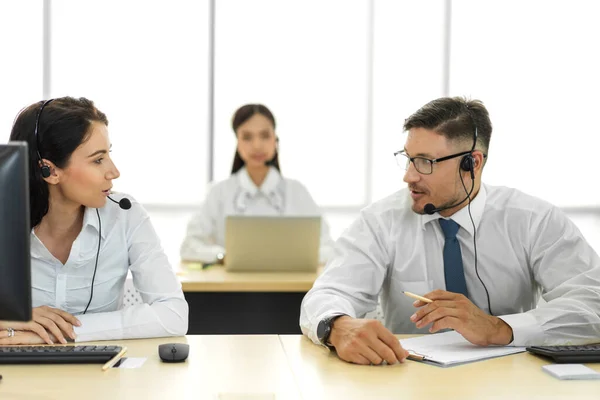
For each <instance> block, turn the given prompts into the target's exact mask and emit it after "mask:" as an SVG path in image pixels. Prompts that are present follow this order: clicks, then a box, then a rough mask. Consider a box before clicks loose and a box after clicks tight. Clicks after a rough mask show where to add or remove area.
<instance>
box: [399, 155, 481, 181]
mask: <svg viewBox="0 0 600 400" xmlns="http://www.w3.org/2000/svg"><path fill="white" fill-rule="evenodd" d="M469 153H471V150H469V151H463V152H460V153H456V154H451V155H449V156H446V157H440V158H434V159H433V160H431V159H429V158H425V157H409V155H408V154H406V152H405V151H404V150H400V151H397V152H395V153H394V157H395V158H396V162H397V163H398V165H399V166H400V167H403V168H404V169H405V170H408V166H409V165H410V163H411V161H412V163H413V165H414V166H415V169H416V170H417V172H418V173H420V174H423V175H431V173H432V172H433V164H437V163H439V162H442V161H446V160H451V159H453V158H456V157H460V156H464V155H467V154H469ZM484 157H485V156H484Z"/></svg>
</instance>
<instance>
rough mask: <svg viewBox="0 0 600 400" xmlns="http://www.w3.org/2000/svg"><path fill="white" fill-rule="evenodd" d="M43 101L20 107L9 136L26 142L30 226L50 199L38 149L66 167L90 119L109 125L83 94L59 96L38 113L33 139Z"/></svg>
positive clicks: (83, 138) (37, 221)
mask: <svg viewBox="0 0 600 400" xmlns="http://www.w3.org/2000/svg"><path fill="white" fill-rule="evenodd" d="M42 104H44V102H43V101H39V102H37V103H34V104H32V105H30V106H29V107H26V108H25V109H23V110H22V111H21V113H20V114H19V115H18V116H17V119H16V120H15V123H14V124H13V127H12V131H11V133H10V140H13V141H22V142H27V147H28V152H29V198H30V207H31V228H34V227H36V226H38V225H39V224H40V222H41V221H42V218H44V216H45V215H46V214H47V213H48V206H49V200H50V199H49V197H50V192H49V190H48V184H47V183H46V181H45V180H44V179H43V178H42V172H41V169H40V160H39V158H38V155H37V151H39V153H40V155H41V156H42V158H45V159H47V160H49V161H52V162H53V163H54V164H55V165H56V166H57V167H58V168H65V167H66V166H67V165H68V164H69V160H70V159H71V154H73V152H74V151H75V149H77V148H78V147H79V146H80V145H81V144H82V143H84V142H85V141H86V140H87V139H88V138H89V134H90V132H89V128H90V125H91V124H92V122H94V121H97V122H102V123H103V124H105V125H108V120H107V119H106V115H105V114H104V113H102V112H101V111H100V110H98V109H97V108H96V107H95V106H94V103H93V102H92V101H90V100H88V99H86V98H83V97H81V98H79V99H75V98H73V97H61V98H57V99H54V100H53V101H52V102H50V103H48V104H47V105H46V107H44V110H43V112H42V114H41V115H40V120H39V126H38V138H37V141H36V137H35V134H34V131H35V121H36V118H37V114H38V112H39V110H40V108H41V106H42ZM38 143H39V149H38Z"/></svg>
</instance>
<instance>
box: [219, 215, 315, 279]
mask: <svg viewBox="0 0 600 400" xmlns="http://www.w3.org/2000/svg"><path fill="white" fill-rule="evenodd" d="M320 236H321V217H256V216H254V217H251V216H229V217H227V219H226V221H225V268H226V269H227V270H228V271H316V269H317V266H318V263H319V243H320Z"/></svg>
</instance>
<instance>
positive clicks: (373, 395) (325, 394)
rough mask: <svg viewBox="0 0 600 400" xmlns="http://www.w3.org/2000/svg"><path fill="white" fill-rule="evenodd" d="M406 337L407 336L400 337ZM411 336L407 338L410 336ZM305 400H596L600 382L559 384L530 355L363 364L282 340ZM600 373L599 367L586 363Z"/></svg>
mask: <svg viewBox="0 0 600 400" xmlns="http://www.w3.org/2000/svg"><path fill="white" fill-rule="evenodd" d="M399 337H403V336H399ZM406 337H407V336H406ZM280 339H281V343H282V344H283V348H284V350H285V353H286V356H287V357H288V361H289V363H290V366H291V368H292V371H293V373H294V376H295V379H296V382H297V384H298V386H299V387H300V390H301V394H302V397H303V398H305V399H350V400H352V399H360V400H363V399H399V398H403V399H444V400H453V399H490V398H493V399H540V400H541V399H561V400H564V399H578V400H579V399H596V400H597V399H598V398H599V396H600V381H561V380H559V379H556V378H554V377H552V376H550V375H548V374H547V373H545V372H543V371H542V365H546V364H550V362H549V361H548V360H545V359H542V358H539V357H537V356H533V355H531V354H529V353H520V354H516V355H511V356H506V357H500V358H495V359H491V360H486V361H481V362H475V363H471V364H465V365H459V366H455V367H449V368H441V367H436V366H431V365H427V364H422V363H418V362H414V361H406V362H405V363H404V364H397V365H392V366H361V365H354V364H349V363H346V362H343V361H341V360H340V359H339V358H338V357H337V356H336V355H335V354H333V353H330V352H329V350H327V349H325V348H323V347H321V346H317V345H315V344H313V343H312V342H311V341H310V340H308V339H307V338H305V337H302V336H296V335H284V336H280ZM587 365H588V366H589V367H590V368H592V369H594V370H596V371H600V364H587Z"/></svg>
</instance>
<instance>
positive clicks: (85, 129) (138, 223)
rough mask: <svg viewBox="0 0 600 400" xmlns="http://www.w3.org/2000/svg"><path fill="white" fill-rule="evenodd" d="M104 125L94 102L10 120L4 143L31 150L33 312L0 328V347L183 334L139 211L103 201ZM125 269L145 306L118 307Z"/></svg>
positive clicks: (175, 283) (109, 176)
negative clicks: (17, 143)
mask: <svg viewBox="0 0 600 400" xmlns="http://www.w3.org/2000/svg"><path fill="white" fill-rule="evenodd" d="M107 125H108V120H107V118H106V115H105V114H103V113H102V112H101V111H99V110H98V109H97V108H96V107H95V106H94V104H93V102H91V101H90V100H87V99H85V98H80V99H75V98H72V97H63V98H57V99H54V100H48V101H45V102H37V103H34V104H32V105H31V106H29V107H27V108H25V109H24V110H23V111H22V112H21V113H20V114H19V115H18V117H17V119H16V120H15V123H14V125H13V128H12V132H11V136H10V140H12V141H24V142H27V144H28V148H29V159H30V163H29V187H30V204H31V273H32V296H33V307H34V309H33V320H32V321H30V322H28V323H12V324H11V326H10V327H7V326H5V325H6V323H4V324H3V325H2V326H0V329H4V330H6V331H7V332H8V333H9V334H8V335H0V337H2V338H4V339H0V344H35V343H43V342H46V343H53V342H61V343H65V342H66V341H69V340H75V341H90V340H109V339H110V340H112V339H130V338H144V337H159V336H180V335H185V333H186V332H187V327H188V305H187V302H186V301H185V299H184V297H183V292H182V290H181V284H180V283H179V280H178V279H177V277H176V275H175V273H174V271H173V269H172V268H171V265H170V264H169V261H168V259H167V257H166V256H165V254H164V252H163V250H162V248H161V246H160V241H159V239H158V237H157V235H156V232H155V231H154V228H153V227H152V224H151V223H150V220H149V218H148V215H147V213H146V211H145V210H144V209H143V207H142V206H141V205H140V204H139V203H137V202H136V201H135V200H134V199H132V198H131V197H129V198H128V199H127V198H126V197H125V196H123V195H113V196H114V199H111V198H109V195H110V194H111V189H112V181H113V179H117V178H118V177H119V175H120V174H119V170H118V169H117V167H116V166H115V164H114V163H113V161H112V159H111V157H110V147H111V145H110V141H109V137H108V130H107ZM108 200H111V202H110V203H109V202H108ZM113 202H116V203H118V204H114V203H113ZM129 271H130V272H131V274H132V277H133V284H134V286H135V288H136V289H137V290H138V291H139V293H140V295H141V297H142V299H143V301H144V304H139V305H135V306H131V307H128V308H123V292H124V283H125V279H126V278H127V274H128V272H129ZM7 336H9V337H7Z"/></svg>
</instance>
